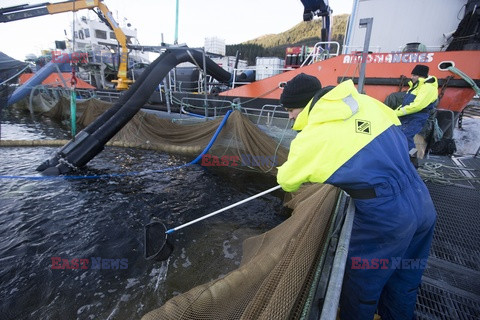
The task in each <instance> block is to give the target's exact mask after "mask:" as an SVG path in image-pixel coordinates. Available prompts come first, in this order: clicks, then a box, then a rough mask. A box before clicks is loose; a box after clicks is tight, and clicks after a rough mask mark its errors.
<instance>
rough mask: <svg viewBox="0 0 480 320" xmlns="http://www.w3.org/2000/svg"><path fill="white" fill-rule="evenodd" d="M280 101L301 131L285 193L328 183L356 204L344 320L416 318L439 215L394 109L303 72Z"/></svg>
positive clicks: (282, 171) (283, 178)
mask: <svg viewBox="0 0 480 320" xmlns="http://www.w3.org/2000/svg"><path fill="white" fill-rule="evenodd" d="M312 98H313V99H312ZM280 102H281V103H282V104H283V106H284V107H285V108H286V110H287V111H288V112H289V116H290V118H292V119H295V123H294V125H293V129H294V130H297V131H299V133H298V134H297V136H296V137H295V139H294V140H293V141H292V143H291V145H290V151H289V154H288V159H287V161H286V162H285V163H284V164H283V165H282V166H280V167H279V168H278V174H277V181H278V183H279V184H280V185H281V186H282V188H283V189H284V190H285V191H287V192H293V191H296V190H297V189H298V188H299V187H300V185H301V184H303V183H307V182H313V183H328V184H332V185H335V186H337V187H340V188H342V189H343V190H344V191H346V192H347V193H348V194H350V196H351V197H352V198H353V199H354V203H355V217H354V222H353V229H352V234H351V240H350V247H349V252H348V260H347V266H346V271H345V276H344V283H343V288H342V296H341V300H340V312H341V319H342V320H345V319H355V320H358V319H373V317H374V314H375V312H378V314H380V316H381V317H382V320H388V319H408V320H411V319H412V317H413V313H414V309H415V303H416V296H417V290H418V287H419V285H420V283H421V277H422V273H423V270H424V268H425V264H426V260H427V258H428V253H429V250H430V245H431V241H432V237H433V229H434V225H435V220H436V212H435V208H434V206H433V202H432V200H431V197H430V194H429V192H428V189H427V188H426V186H425V184H424V183H423V181H422V180H421V178H420V177H419V175H418V174H417V172H416V170H415V168H414V166H413V165H412V163H411V162H410V160H409V156H408V149H407V141H406V139H405V136H404V135H403V133H402V132H401V130H400V128H399V127H398V126H399V125H400V122H399V120H398V118H397V116H396V115H395V111H394V110H392V109H390V108H388V107H387V106H385V105H384V104H383V103H381V102H380V101H378V100H376V99H373V98H371V97H369V96H367V95H364V94H360V93H358V92H357V90H356V88H355V86H354V85H353V82H352V81H351V80H348V81H345V82H343V83H341V84H339V85H338V86H336V87H334V88H333V89H332V88H323V89H322V88H321V84H320V81H319V80H318V79H317V78H316V77H313V76H310V75H306V74H303V73H302V74H299V75H297V76H296V77H294V78H293V79H292V80H290V81H289V82H287V83H286V86H285V87H284V88H283V92H282V95H281V97H280Z"/></svg>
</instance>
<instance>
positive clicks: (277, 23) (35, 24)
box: [0, 0, 353, 60]
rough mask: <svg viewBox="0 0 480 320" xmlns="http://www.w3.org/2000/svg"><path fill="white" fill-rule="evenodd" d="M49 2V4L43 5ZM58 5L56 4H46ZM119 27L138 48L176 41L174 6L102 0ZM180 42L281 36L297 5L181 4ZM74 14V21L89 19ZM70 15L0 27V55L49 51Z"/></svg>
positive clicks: (267, 1)
mask: <svg viewBox="0 0 480 320" xmlns="http://www.w3.org/2000/svg"><path fill="white" fill-rule="evenodd" d="M47 1H48V0H47ZM352 1H353V0H330V7H331V8H332V10H333V15H336V14H342V13H350V11H351V9H352ZM43 2H45V1H38V0H32V1H28V0H1V1H0V7H9V6H14V5H18V4H25V3H28V4H37V3H43ZM50 2H59V1H50ZM104 3H105V4H106V5H107V7H108V8H109V9H110V10H111V11H112V13H113V14H114V17H115V18H116V19H117V18H118V19H117V21H118V22H119V23H121V22H122V21H124V18H127V21H128V22H129V23H131V25H132V27H135V28H137V31H138V38H139V41H140V43H141V44H142V45H159V44H160V42H161V39H162V38H161V37H162V34H163V39H164V41H165V42H166V43H173V41H174V37H175V5H176V0H105V1H104ZM179 4H180V5H179V22H178V41H179V43H186V44H187V45H188V46H190V47H203V45H204V40H205V38H206V37H214V36H216V37H219V38H221V39H224V40H225V42H226V44H237V43H240V42H243V41H247V40H251V39H254V38H256V37H259V36H261V35H264V34H271V33H280V32H283V31H286V30H288V29H290V28H291V27H293V26H295V25H296V24H298V23H300V22H301V21H302V17H303V5H302V3H301V1H300V0H241V1H231V0H203V1H199V0H179ZM88 12H89V10H82V11H79V12H77V17H81V16H82V15H87V14H89V15H90V17H92V18H93V17H94V15H95V14H93V13H92V12H90V13H88ZM72 19H73V13H70V12H68V13H61V14H55V15H48V16H41V17H35V18H30V19H26V20H21V21H15V22H8V23H1V24H0V37H1V40H2V41H1V43H0V51H2V52H4V53H5V54H7V55H9V56H11V57H13V58H16V59H19V60H23V59H24V58H25V55H26V54H29V53H34V54H36V55H39V54H40V50H41V49H51V48H53V47H54V41H55V40H64V39H65V34H64V30H65V29H67V30H68V29H69V28H70V26H69V25H70V23H71V21H72Z"/></svg>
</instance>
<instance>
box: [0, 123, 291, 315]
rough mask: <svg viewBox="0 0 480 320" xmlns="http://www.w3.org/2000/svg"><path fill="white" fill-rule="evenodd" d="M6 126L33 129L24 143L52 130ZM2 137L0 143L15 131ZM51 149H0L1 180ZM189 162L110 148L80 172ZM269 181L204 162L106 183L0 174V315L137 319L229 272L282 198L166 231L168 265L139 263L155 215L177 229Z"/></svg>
mask: <svg viewBox="0 0 480 320" xmlns="http://www.w3.org/2000/svg"><path fill="white" fill-rule="evenodd" d="M2 125H3V123H2ZM9 126H10V128H9V130H10V131H11V130H12V129H13V132H14V134H18V132H21V130H25V131H27V132H31V136H28V137H27V139H28V138H39V137H38V135H40V136H41V137H45V136H48V137H52V136H51V135H49V134H45V132H43V131H42V130H41V128H38V127H34V128H33V129H32V128H31V127H30V126H29V125H28V124H25V123H21V124H15V123H13V122H10V123H9ZM3 128H5V127H3ZM15 129H19V130H15ZM5 132H6V131H5V130H3V129H2V139H18V138H19V137H9V138H8V136H7V138H5V135H4V133H5ZM56 135H60V136H64V135H68V133H65V132H64V131H62V130H61V128H60V129H59V131H58V132H56ZM55 138H58V137H55ZM54 150H55V149H54V148H45V147H42V148H10V147H6V148H0V175H23V176H25V175H38V173H37V172H35V168H36V166H38V164H40V163H41V162H43V161H44V160H45V159H46V158H48V157H49V156H51V155H52V153H53V152H54ZM190 160H191V159H187V158H183V157H178V156H172V155H168V154H165V153H158V152H154V151H142V150H132V149H120V148H107V149H106V150H105V151H103V152H102V153H101V154H100V155H98V156H97V157H96V158H95V159H93V160H92V161H91V162H90V163H89V165H88V168H86V169H85V170H84V171H83V173H84V174H90V175H91V174H106V173H122V172H123V173H125V172H132V171H135V172H136V171H143V170H147V169H154V170H161V169H163V168H169V167H172V166H180V165H182V164H184V163H187V162H188V161H190ZM274 185H275V179H274V178H273V177H271V176H263V175H260V174H251V173H245V172H241V171H236V170H233V169H232V170H220V169H215V168H213V169H212V168H209V169H205V168H202V167H201V166H189V167H183V168H181V169H179V170H175V171H168V172H164V173H157V174H153V175H141V176H140V175H138V176H128V177H116V178H110V179H94V180H63V179H62V180H58V179H57V180H51V179H45V180H39V181H30V180H24V179H0V315H1V316H0V318H1V319H138V318H140V317H141V316H142V315H144V314H145V313H146V312H148V311H150V310H152V309H154V308H156V307H159V306H160V305H162V304H163V303H164V302H165V301H166V300H167V299H169V298H171V297H172V296H174V295H176V294H179V293H182V292H185V291H188V290H189V289H190V288H192V287H194V286H196V285H199V284H202V283H205V282H207V281H210V280H212V279H216V278H217V277H219V276H221V275H225V274H226V273H228V272H229V271H231V270H233V269H235V268H236V267H238V265H239V263H240V260H241V250H242V248H241V244H242V241H243V240H244V239H245V238H247V237H249V236H252V235H257V234H260V233H262V232H264V231H266V230H268V229H270V228H272V227H273V226H275V225H277V224H278V223H280V222H281V221H282V217H280V216H279V215H278V214H277V213H278V212H279V211H280V209H281V206H282V201H281V199H280V198H281V193H273V194H268V195H265V196H263V197H261V198H258V199H255V200H252V201H250V202H248V203H246V204H244V205H241V206H239V207H236V208H233V209H230V210H228V211H226V212H224V213H221V214H219V215H217V216H214V217H212V218H209V219H207V220H204V221H202V222H199V223H197V224H194V225H192V226H190V227H187V228H184V229H181V230H179V231H177V232H175V233H174V234H173V235H172V236H171V239H172V240H173V242H174V245H175V250H174V252H173V254H172V256H171V257H170V259H169V260H168V261H166V262H153V261H150V260H145V259H144V257H143V236H144V235H143V230H144V229H143V228H144V225H145V224H147V223H149V222H150V221H151V220H152V218H154V217H156V218H158V219H160V220H161V221H163V222H164V223H165V224H166V225H167V227H169V228H171V227H175V226H178V225H180V224H183V223H185V222H188V221H191V220H193V219H195V218H198V217H200V216H203V215H205V214H208V213H210V212H212V211H215V210H217V209H220V208H223V207H225V206H227V205H230V204H232V203H234V202H236V201H240V200H242V199H245V198H247V197H249V196H251V195H254V194H256V193H259V192H261V191H263V190H266V189H268V188H271V187H272V186H274ZM52 257H60V258H62V259H68V260H69V261H72V259H74V258H78V259H90V260H91V259H92V257H97V258H101V259H126V260H127V261H128V263H127V264H128V267H127V268H126V269H110V268H102V269H92V268H91V264H90V265H89V268H88V269H86V270H82V269H70V270H68V269H65V270H56V269H52ZM123 261H125V260H123Z"/></svg>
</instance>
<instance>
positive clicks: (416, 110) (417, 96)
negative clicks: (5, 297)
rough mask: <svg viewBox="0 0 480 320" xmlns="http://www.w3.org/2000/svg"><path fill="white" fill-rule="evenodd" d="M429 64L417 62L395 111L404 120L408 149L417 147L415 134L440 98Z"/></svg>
mask: <svg viewBox="0 0 480 320" xmlns="http://www.w3.org/2000/svg"><path fill="white" fill-rule="evenodd" d="M428 71H429V68H428V66H425V65H422V64H417V65H416V66H415V67H414V68H413V70H412V80H411V81H409V82H408V86H409V89H408V91H407V93H406V94H405V96H404V98H403V102H402V105H401V106H399V107H398V108H397V109H396V110H395V113H396V115H397V116H398V117H399V118H400V121H401V122H402V131H403V133H404V134H405V136H406V137H407V141H408V149H409V150H411V149H413V148H415V143H414V136H415V135H416V134H417V133H419V132H420V131H421V130H422V128H423V126H424V125H425V123H426V122H427V119H428V117H429V115H430V112H431V111H432V110H433V109H435V107H436V105H437V100H438V81H437V78H436V77H434V76H429V75H428Z"/></svg>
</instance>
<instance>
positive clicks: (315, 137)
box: [277, 80, 408, 192]
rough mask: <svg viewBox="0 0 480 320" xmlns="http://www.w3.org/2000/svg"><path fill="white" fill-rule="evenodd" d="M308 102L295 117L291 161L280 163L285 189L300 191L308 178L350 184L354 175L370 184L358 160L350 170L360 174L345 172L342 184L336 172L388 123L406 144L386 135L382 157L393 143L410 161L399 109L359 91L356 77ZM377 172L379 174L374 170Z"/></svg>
mask: <svg viewBox="0 0 480 320" xmlns="http://www.w3.org/2000/svg"><path fill="white" fill-rule="evenodd" d="M309 107H310V106H309V104H307V106H306V108H304V109H303V110H302V112H301V113H300V114H299V115H298V117H297V119H296V120H295V123H294V126H293V129H295V130H301V132H299V133H298V135H297V136H296V137H295V139H294V140H293V141H292V143H291V145H290V152H289V154H288V159H287V161H286V162H285V163H284V164H283V165H282V166H281V167H279V168H278V174H277V181H278V183H279V184H280V185H281V186H282V188H283V189H284V190H285V191H288V192H292V191H295V190H297V189H298V188H299V187H300V185H301V184H302V183H305V182H316V183H324V182H329V183H332V184H335V185H343V184H349V181H348V180H349V179H351V181H352V182H353V180H356V181H358V182H359V183H360V184H365V185H370V182H369V179H370V178H369V177H368V174H367V173H364V172H360V171H361V170H364V168H363V165H362V166H360V167H357V165H358V163H356V164H353V167H352V168H351V170H352V171H351V170H347V171H348V172H350V171H351V172H353V173H355V174H356V175H357V176H358V177H352V176H350V177H343V178H345V179H346V180H345V181H343V183H342V182H340V181H334V180H337V179H333V180H332V178H334V177H333V176H332V175H333V174H334V173H335V172H336V171H337V170H338V169H339V168H341V167H342V166H343V165H344V164H346V163H347V162H349V160H350V159H352V158H354V157H355V158H358V154H359V152H360V151H361V150H362V149H364V148H365V147H366V146H367V145H369V144H371V143H372V141H374V140H375V139H377V138H378V137H379V136H380V135H382V133H384V132H386V131H387V130H389V128H394V129H391V130H395V131H394V133H392V134H394V135H395V137H397V138H398V139H399V141H400V144H401V146H395V145H393V144H395V143H394V142H392V143H391V144H392V145H389V142H388V140H387V141H386V145H385V146H383V147H382V149H383V150H379V155H378V156H379V157H383V156H384V154H386V153H388V149H390V148H391V149H392V150H393V149H397V148H398V149H399V151H395V152H394V154H393V155H392V157H406V158H405V159H406V160H407V162H408V153H407V149H406V141H405V137H404V136H403V134H402V133H401V132H400V130H399V129H398V128H397V127H396V126H397V125H400V121H399V120H398V117H397V116H396V115H395V112H394V111H393V110H392V109H390V108H389V107H387V106H385V105H384V104H383V103H381V102H380V101H378V100H376V99H374V98H371V97H369V96H367V95H363V94H359V93H358V91H357V89H356V88H355V86H354V84H353V82H352V81H351V80H348V81H345V82H343V83H341V84H339V85H338V86H336V87H335V88H334V89H332V90H331V91H330V92H328V93H327V94H325V95H324V96H323V97H322V98H321V99H320V100H319V101H317V103H316V104H315V106H313V107H312V108H309ZM383 136H385V135H383ZM402 146H403V148H402ZM365 150H369V148H366V149H365ZM369 152H370V151H369ZM403 153H404V154H403ZM399 154H400V155H399ZM372 156H373V154H371V155H370V158H371V157H372ZM368 157H369V156H368V155H367V156H366V157H363V158H365V159H368ZM389 157H390V156H389ZM406 165H407V164H406ZM360 168H361V169H360ZM395 170H396V169H395ZM342 171H343V170H342ZM386 174H387V175H388V174H390V173H389V172H387V173H386ZM399 174H401V173H399ZM372 175H373V176H374V175H376V174H374V173H373V172H372ZM373 179H375V177H373ZM327 180H329V181H327ZM340 180H342V178H340ZM372 183H375V182H374V181H372ZM353 184H354V185H355V184H356V183H355V182H353Z"/></svg>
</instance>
